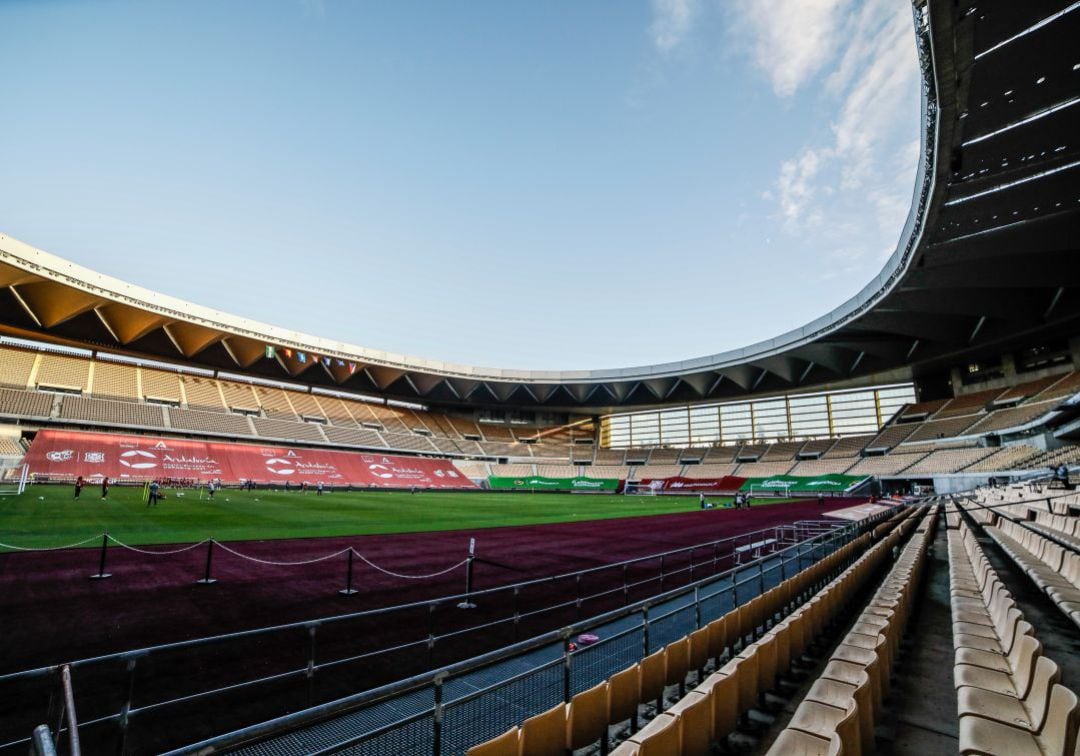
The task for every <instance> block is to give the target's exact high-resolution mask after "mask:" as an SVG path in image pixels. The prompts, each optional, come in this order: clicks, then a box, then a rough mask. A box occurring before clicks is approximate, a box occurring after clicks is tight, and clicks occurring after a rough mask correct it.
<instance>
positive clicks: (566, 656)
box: [563, 634, 573, 703]
mask: <svg viewBox="0 0 1080 756" xmlns="http://www.w3.org/2000/svg"><path fill="white" fill-rule="evenodd" d="M571 653H572V652H571V650H570V635H569V634H567V635H566V636H565V637H564V638H563V702H564V703H570V665H571V661H570V660H571V659H572V658H573V657H572V656H571Z"/></svg>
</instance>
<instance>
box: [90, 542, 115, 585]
mask: <svg viewBox="0 0 1080 756" xmlns="http://www.w3.org/2000/svg"><path fill="white" fill-rule="evenodd" d="M108 550H109V534H108V533H102V534H101V557H100V559H99V560H98V571H97V574H96V575H91V576H90V579H91V580H104V579H105V578H111V577H112V573H109V572H106V571H105V554H106V553H107V552H108Z"/></svg>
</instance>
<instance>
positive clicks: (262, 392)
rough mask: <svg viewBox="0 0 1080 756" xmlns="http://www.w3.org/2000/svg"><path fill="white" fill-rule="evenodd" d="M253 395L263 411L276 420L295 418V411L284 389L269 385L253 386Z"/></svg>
mask: <svg viewBox="0 0 1080 756" xmlns="http://www.w3.org/2000/svg"><path fill="white" fill-rule="evenodd" d="M253 388H254V389H255V397H256V398H257V400H258V402H259V406H260V407H262V410H263V413H264V414H265V415H266V416H267V417H269V418H273V419H277V420H296V419H297V417H296V411H295V410H294V409H293V407H292V404H291V403H290V402H289V397H288V395H287V394H286V392H285V391H282V390H281V389H279V388H272V387H270V386H254V387H253Z"/></svg>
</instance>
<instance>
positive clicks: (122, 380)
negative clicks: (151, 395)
mask: <svg viewBox="0 0 1080 756" xmlns="http://www.w3.org/2000/svg"><path fill="white" fill-rule="evenodd" d="M90 393H91V394H93V395H94V396H97V397H101V398H102V399H119V400H120V401H125V402H137V401H139V369H138V368H137V367H135V366H134V365H123V364H120V363H118V362H105V361H103V360H98V361H97V362H95V363H94V372H93V384H92V385H91V387H90Z"/></svg>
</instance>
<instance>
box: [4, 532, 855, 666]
mask: <svg viewBox="0 0 1080 756" xmlns="http://www.w3.org/2000/svg"><path fill="white" fill-rule="evenodd" d="M842 526H843V525H842V524H841V523H838V524H837V527H838V528H839V527H842ZM779 527H783V526H771V527H767V528H760V529H758V530H754V531H750V532H747V533H740V534H738V535H734V536H727V537H725V538H720V539H717V540H715V541H707V542H705V543H700V544H697V545H695V546H684V547H680V548H677V549H670V550H668V551H663V552H658V553H655V554H649V555H647V556H642V557H634V558H632V559H626V560H623V561H621V562H612V563H610V564H605V565H600V566H597V567H587V568H585V569H582V570H577V571H574V572H564V573H558V574H555V575H548V576H545V577H540V578H533V579H531V580H525V581H521V582H519V583H507V584H506V585H500V586H493V587H491V588H483V589H480V590H472V591H470V592H469V593H467V594H466V593H457V594H450V595H446V596H441V597H439V598H434V599H423V600H421V601H411V602H408V603H404V604H392V605H390V606H384V607H377V608H374V609H362V610H360V611H358V612H349V613H346V614H335V615H332V616H330V617H321V618H318V619H313V620H300V621H297V622H287V623H284V624H280V625H267V626H264V627H257V628H251V629H248V630H237V631H235V632H232V633H221V634H219V635H207V636H203V637H201V638H189V639H188V640H182V641H173V642H171V643H161V644H158V645H154V646H143V647H140V648H135V649H129V650H127V651H118V652H115V653H110V654H102V655H99V656H91V657H86V658H83V659H75V660H72V661H69V662H67V664H68V665H69V666H71V667H72V668H77V667H83V666H86V665H88V664H98V663H102V662H110V661H127V660H130V659H137V658H139V657H143V656H147V655H148V654H154V653H161V652H164V651H176V650H179V649H183V648H195V647H198V646H204V645H209V644H212V643H215V642H225V641H233V640H238V639H240V638H245V637H255V636H259V635H265V634H270V633H275V632H284V631H288V630H302V629H305V628H309V627H311V626H312V625H318V626H321V625H329V624H333V623H337V622H344V621H347V620H355V619H362V618H368V617H377V616H380V615H384V614H389V613H392V612H397V611H407V610H410V609H417V608H420V607H423V606H429V605H431V604H443V603H456V602H457V601H459V600H462V599H465V598H469V597H471V598H473V599H475V598H476V597H483V596H486V595H491V594H494V593H500V592H503V591H512V590H514V589H515V588H516V589H521V588H527V587H530V586H536V585H542V584H544V583H553V582H555V581H558V580H567V579H570V578H574V577H577V576H578V575H590V574H593V573H596V572H602V571H605V570H613V569H617V568H619V567H623V566H630V565H634V564H640V563H643V562H650V561H653V560H656V559H661V558H664V557H669V556H674V555H677V554H684V553H689V552H692V551H696V550H698V549H705V548H709V547H715V546H720V545H722V544H725V543H728V542H732V541H735V542H737V541H739V540H742V539H746V538H751V537H752V536H755V535H757V534H760V533H766V532H773V531H775V530H776V529H777V528H779ZM95 538H96V537H95ZM209 540H210V541H213V542H215V543H217V541H216V539H209ZM746 564H750V562H747V563H746ZM744 566H745V565H744ZM59 667H60V664H51V665H48V666H44V667H35V668H31V669H27V670H21V671H19V672H8V673H6V674H0V684H3V683H6V682H10V681H12V680H18V679H27V678H31V677H36V676H43V675H48V674H53V673H55V672H56V671H57V669H58V668H59Z"/></svg>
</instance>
